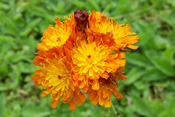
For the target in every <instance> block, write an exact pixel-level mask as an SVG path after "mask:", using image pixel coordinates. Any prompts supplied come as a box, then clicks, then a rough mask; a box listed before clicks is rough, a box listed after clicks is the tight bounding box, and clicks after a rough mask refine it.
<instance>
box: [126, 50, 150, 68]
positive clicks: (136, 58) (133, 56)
mask: <svg viewBox="0 0 175 117" xmlns="http://www.w3.org/2000/svg"><path fill="white" fill-rule="evenodd" d="M126 60H127V61H128V62H129V63H131V64H134V65H138V66H141V67H146V66H150V65H151V64H150V62H149V61H148V59H147V58H146V57H144V56H143V55H141V54H139V53H126Z"/></svg>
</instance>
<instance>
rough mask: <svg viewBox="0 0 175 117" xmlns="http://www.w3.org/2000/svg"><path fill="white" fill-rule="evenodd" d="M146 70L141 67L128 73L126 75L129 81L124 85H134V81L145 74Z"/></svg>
mask: <svg viewBox="0 0 175 117" xmlns="http://www.w3.org/2000/svg"><path fill="white" fill-rule="evenodd" d="M144 71H145V70H144V69H143V68H140V67H136V68H133V69H132V70H130V71H129V72H128V74H127V75H126V76H127V77H128V79H127V80H126V81H123V83H124V84H128V85H129V84H132V83H133V82H134V81H136V80H137V79H139V78H140V76H141V75H142V74H143V73H144Z"/></svg>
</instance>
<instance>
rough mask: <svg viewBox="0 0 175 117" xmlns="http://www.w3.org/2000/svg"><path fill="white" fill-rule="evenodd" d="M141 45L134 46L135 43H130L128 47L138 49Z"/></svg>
mask: <svg viewBox="0 0 175 117" xmlns="http://www.w3.org/2000/svg"><path fill="white" fill-rule="evenodd" d="M138 47H139V46H134V45H129V46H128V48H131V49H134V50H135V49H137V48H138Z"/></svg>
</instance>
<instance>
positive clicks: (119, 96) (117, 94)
mask: <svg viewBox="0 0 175 117" xmlns="http://www.w3.org/2000/svg"><path fill="white" fill-rule="evenodd" d="M113 95H114V96H115V97H116V98H117V99H118V100H121V99H122V98H123V95H122V94H121V93H120V92H118V91H113Z"/></svg>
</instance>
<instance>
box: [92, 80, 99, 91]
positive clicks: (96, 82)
mask: <svg viewBox="0 0 175 117" xmlns="http://www.w3.org/2000/svg"><path fill="white" fill-rule="evenodd" d="M92 89H94V90H98V89H99V82H98V80H94V81H93V82H92Z"/></svg>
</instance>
